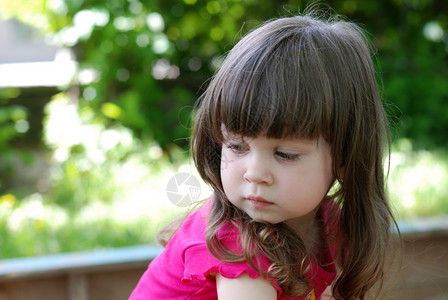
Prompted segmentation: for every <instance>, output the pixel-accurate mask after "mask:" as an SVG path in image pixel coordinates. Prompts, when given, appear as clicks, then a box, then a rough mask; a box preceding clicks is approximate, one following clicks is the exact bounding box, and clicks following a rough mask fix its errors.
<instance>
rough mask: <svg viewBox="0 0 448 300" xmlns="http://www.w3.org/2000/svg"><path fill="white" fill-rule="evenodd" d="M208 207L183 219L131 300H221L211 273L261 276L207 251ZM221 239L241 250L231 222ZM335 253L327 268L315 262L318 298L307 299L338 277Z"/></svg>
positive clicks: (313, 285)
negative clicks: (334, 262)
mask: <svg viewBox="0 0 448 300" xmlns="http://www.w3.org/2000/svg"><path fill="white" fill-rule="evenodd" d="M330 201H331V200H328V201H327V200H326V201H324V203H323V205H322V208H321V209H322V213H323V216H324V221H325V222H326V221H327V218H328V210H329V209H330V206H332V204H331V203H332V201H331V203H330ZM209 207H210V206H209V204H207V205H205V206H204V207H202V208H201V209H199V210H198V211H196V212H194V213H192V214H191V215H190V216H189V217H188V218H187V219H186V220H185V221H184V223H183V224H182V226H181V227H180V228H179V230H178V231H177V232H176V234H175V235H174V236H173V237H172V238H171V240H170V242H169V243H168V245H167V246H166V248H165V250H164V251H163V252H162V253H161V254H160V255H159V256H158V257H157V258H156V259H154V260H153V261H152V262H151V264H150V265H149V267H148V269H147V270H146V272H145V273H144V274H143V275H142V277H141V279H140V281H139V282H138V284H137V286H136V288H135V289H134V291H133V292H132V294H131V296H130V298H129V299H130V300H143V299H151V300H160V299H170V300H176V299H191V300H193V299H195V300H196V299H199V300H203V299H207V300H210V299H218V298H217V294H216V282H215V280H214V278H213V277H212V276H210V274H212V273H219V274H221V275H222V276H224V277H227V278H237V277H239V276H240V275H241V274H243V273H247V274H248V275H249V276H250V277H252V278H256V277H257V276H260V274H259V273H257V272H256V271H255V270H254V269H252V268H251V267H250V266H249V265H248V264H247V263H245V262H241V263H232V264H231V263H225V262H222V261H220V260H218V259H216V258H215V257H214V256H213V255H212V254H211V253H210V252H209V251H208V249H207V246H206V244H205V228H206V223H207V213H208V211H209ZM219 238H220V240H221V241H222V242H223V243H224V244H225V245H226V246H228V247H230V248H231V249H241V248H240V247H239V246H238V242H237V241H239V238H238V230H237V229H236V228H235V227H233V225H231V224H230V223H229V224H227V225H226V226H224V227H223V228H221V229H220V231H219ZM331 248H332V247H331ZM328 249H330V247H328ZM333 255H334V251H333V250H329V251H327V255H326V257H327V259H326V262H328V266H326V268H325V269H324V268H322V267H320V266H319V265H318V264H316V263H314V262H312V265H311V269H310V271H309V272H308V273H307V274H306V276H307V278H308V279H309V280H310V283H311V284H310V286H311V289H313V290H314V291H313V293H314V294H315V298H313V297H307V298H306V299H320V296H321V294H322V292H323V291H324V290H325V288H326V287H327V286H328V285H330V284H331V282H332V281H333V280H334V278H335V277H336V269H335V266H334V264H333ZM260 263H261V267H262V269H264V270H267V268H268V267H269V261H268V260H267V258H266V257H264V256H262V257H260ZM274 287H275V288H276V289H277V295H278V296H277V299H280V300H287V299H292V298H290V297H286V296H285V295H283V294H282V290H281V288H280V287H278V286H276V284H274ZM295 299H299V298H295Z"/></svg>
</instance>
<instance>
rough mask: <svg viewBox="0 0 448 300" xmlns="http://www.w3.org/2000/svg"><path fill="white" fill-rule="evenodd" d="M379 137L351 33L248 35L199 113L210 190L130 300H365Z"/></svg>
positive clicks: (288, 22) (277, 28)
mask: <svg viewBox="0 0 448 300" xmlns="http://www.w3.org/2000/svg"><path fill="white" fill-rule="evenodd" d="M388 140H389V135H388V127H387V119H386V116H385V113H384V110H383V107H382V104H381V99H380V96H379V92H378V87H377V82H376V79H375V71H374V67H373V64H372V60H371V57H370V51H369V48H368V46H367V44H366V41H365V38H364V35H363V33H362V30H360V28H358V27H357V26H356V25H354V24H352V23H350V22H346V21H338V20H329V21H327V20H320V19H317V18H314V17H312V16H309V15H306V16H296V17H288V18H280V19H277V20H273V21H270V22H267V23H265V24H264V25H263V26H261V27H259V28H258V29H256V30H254V31H252V32H250V33H249V34H248V35H247V36H245V37H244V38H243V39H242V40H241V41H240V42H239V43H238V44H237V45H236V46H235V47H234V48H233V50H231V51H230V53H229V54H228V56H227V58H226V60H225V61H224V64H223V65H222V67H221V69H220V70H219V71H218V72H217V74H216V75H215V77H214V78H213V80H212V81H211V83H210V85H209V87H208V90H207V91H206V93H205V94H204V96H203V99H202V103H201V107H200V109H199V111H198V115H197V121H196V124H195V129H194V133H193V138H192V152H193V158H194V161H195V164H196V167H197V169H198V171H199V173H200V175H201V176H202V178H203V179H204V180H205V181H206V182H207V183H208V184H210V185H211V187H212V188H213V191H214V193H213V196H212V197H211V198H210V199H209V200H208V201H207V202H206V204H205V205H203V206H202V207H201V208H200V209H198V210H196V211H195V212H194V213H192V214H190V215H189V216H188V217H187V218H186V219H185V221H184V222H183V224H182V225H181V226H180V228H179V229H178V230H177V231H176V232H175V234H174V235H173V236H172V238H171V239H170V241H169V242H168V244H167V245H166V248H165V249H164V251H163V252H162V253H161V254H160V256H158V257H157V258H156V259H155V260H154V261H153V262H152V263H151V264H150V265H149V267H148V270H147V271H146V272H145V273H144V274H143V276H142V278H141V279H140V282H139V283H138V285H137V287H136V288H135V290H134V291H133V293H132V295H131V297H130V299H152V300H157V299H220V300H223V299H232V300H235V299H245V300H247V299H254V300H263V299H270V300H271V299H321V297H323V294H324V291H325V290H326V291H327V292H325V294H327V295H330V296H332V297H334V298H335V299H344V300H349V299H364V298H365V297H366V294H367V292H368V291H369V290H371V288H372V287H373V286H374V285H376V286H381V283H382V281H383V275H384V272H385V260H386V251H387V250H388V243H389V227H390V224H391V222H393V217H392V214H391V210H390V208H389V205H388V201H387V197H386V194H385V187H384V172H383V152H384V149H383V145H384V144H386V145H387V143H388ZM377 284H378V285H377Z"/></svg>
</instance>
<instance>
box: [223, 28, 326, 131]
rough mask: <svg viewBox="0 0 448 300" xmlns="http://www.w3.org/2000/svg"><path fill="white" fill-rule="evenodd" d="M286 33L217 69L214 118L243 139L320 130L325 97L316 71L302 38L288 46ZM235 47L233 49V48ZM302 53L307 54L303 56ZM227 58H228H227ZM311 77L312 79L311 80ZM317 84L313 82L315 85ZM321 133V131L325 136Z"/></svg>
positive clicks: (324, 112) (323, 115) (322, 126)
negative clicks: (224, 67) (219, 74)
mask: <svg viewBox="0 0 448 300" xmlns="http://www.w3.org/2000/svg"><path fill="white" fill-rule="evenodd" d="M290 40H291V37H288V36H285V37H284V38H280V39H277V40H275V43H273V42H272V45H270V46H269V47H265V45H264V46H263V48H264V49H265V51H264V52H263V53H259V52H256V51H255V52H254V53H252V54H253V55H245V56H243V59H240V60H238V61H234V62H233V66H232V67H231V68H229V69H228V70H227V71H226V72H222V75H223V78H221V80H217V82H222V84H221V85H220V86H217V87H216V88H217V89H218V90H219V93H218V95H217V97H218V98H219V100H218V103H219V104H218V105H219V109H218V110H216V113H218V114H219V115H218V116H216V118H215V119H216V120H220V121H221V125H223V126H224V127H225V128H226V130H227V131H228V132H232V133H233V134H238V135H242V136H246V137H255V136H266V137H269V138H298V137H300V138H309V139H311V138H317V137H318V136H319V135H322V134H324V133H323V132H322V129H323V128H328V125H327V124H323V122H324V120H328V118H326V117H325V115H326V114H327V112H326V111H324V109H325V107H326V106H327V105H324V102H326V101H328V95H329V94H331V92H326V91H325V88H323V87H325V86H326V85H325V84H324V83H321V84H319V81H322V77H323V76H322V74H316V73H317V72H319V70H315V69H313V68H311V67H310V66H312V65H313V64H314V65H315V63H313V62H310V61H309V60H310V58H309V57H306V56H307V49H306V48H307V46H306V45H305V43H304V42H303V41H301V40H297V41H295V43H293V44H292V46H291V41H290ZM237 50H238V49H237ZM305 57H306V58H305ZM229 59H230V60H231V59H232V56H230V57H229ZM310 77H312V80H310ZM316 82H317V83H318V84H316ZM324 135H325V134H324Z"/></svg>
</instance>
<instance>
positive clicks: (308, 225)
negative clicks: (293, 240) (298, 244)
mask: <svg viewBox="0 0 448 300" xmlns="http://www.w3.org/2000/svg"><path fill="white" fill-rule="evenodd" d="M318 210H319V206H317V207H316V208H315V209H314V210H313V211H311V212H310V213H309V214H307V215H305V216H303V217H300V218H297V219H291V220H287V221H285V224H286V225H287V226H289V227H290V228H291V229H292V230H293V231H294V232H295V233H296V234H298V235H299V236H300V238H301V239H302V240H303V242H304V243H305V246H306V247H307V249H311V248H313V245H314V241H316V236H317V235H318V230H319V228H318V227H319V226H318V225H317V224H318V222H317V220H316V215H317V211H318Z"/></svg>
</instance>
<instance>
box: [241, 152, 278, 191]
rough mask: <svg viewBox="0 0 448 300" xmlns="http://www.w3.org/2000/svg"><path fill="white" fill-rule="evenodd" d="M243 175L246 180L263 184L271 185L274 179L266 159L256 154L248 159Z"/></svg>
mask: <svg viewBox="0 0 448 300" xmlns="http://www.w3.org/2000/svg"><path fill="white" fill-rule="evenodd" d="M243 177H244V180H245V181H247V182H250V183H257V184H264V185H271V184H272V183H273V180H274V177H273V174H272V172H271V168H270V166H269V163H268V161H267V160H266V159H263V158H262V157H259V156H258V155H252V157H250V158H249V159H248V162H247V165H246V170H245V172H244V175H243Z"/></svg>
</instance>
